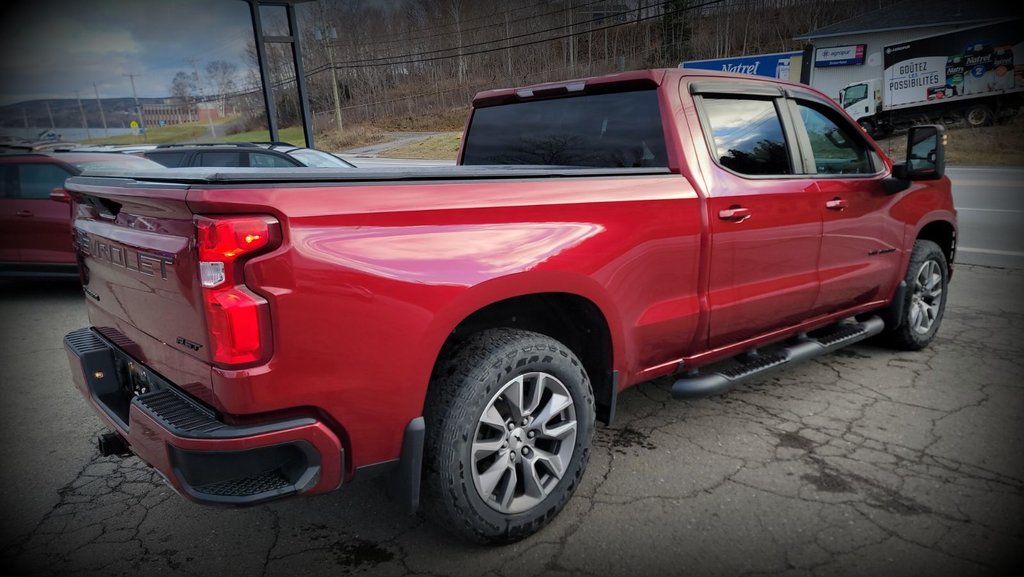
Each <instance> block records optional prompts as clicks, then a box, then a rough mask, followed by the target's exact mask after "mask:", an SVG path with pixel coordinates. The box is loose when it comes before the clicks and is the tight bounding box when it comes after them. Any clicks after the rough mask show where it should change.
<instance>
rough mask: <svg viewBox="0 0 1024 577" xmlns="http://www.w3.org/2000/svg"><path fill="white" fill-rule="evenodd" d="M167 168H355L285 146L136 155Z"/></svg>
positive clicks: (167, 147) (171, 149)
mask: <svg viewBox="0 0 1024 577" xmlns="http://www.w3.org/2000/svg"><path fill="white" fill-rule="evenodd" d="M139 154H140V155H141V156H144V157H146V158H148V159H150V160H153V161H155V162H158V163H160V164H162V165H164V166H166V167H168V168H180V167H185V166H217V167H253V168H296V167H302V166H315V167H328V168H355V167H354V166H352V165H351V164H349V163H347V162H345V161H344V160H342V159H340V158H338V157H337V156H334V155H333V154H330V153H327V152H324V151H322V150H316V149H313V148H303V147H298V146H292V145H290V144H286V143H279V142H274V143H262V144H256V143H252V142H235V143H225V144H186V145H181V144H163V145H160V146H157V147H156V148H154V149H153V150H146V151H143V152H141V153H139Z"/></svg>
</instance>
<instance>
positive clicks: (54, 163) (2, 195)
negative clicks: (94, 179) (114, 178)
mask: <svg viewBox="0 0 1024 577" xmlns="http://www.w3.org/2000/svg"><path fill="white" fill-rule="evenodd" d="M89 168H94V169H102V170H105V171H106V170H108V169H113V170H115V171H118V170H122V169H131V170H145V169H151V168H162V167H161V166H160V165H159V164H157V163H155V162H151V161H149V160H146V159H144V158H139V157H137V156H133V155H130V154H120V153H110V152H51V153H44V152H23V151H20V150H14V151H7V152H6V153H3V154H0V276H45V277H49V276H77V275H78V272H77V268H76V266H75V251H74V247H73V246H72V244H71V228H70V224H69V223H70V217H71V212H70V207H69V205H68V197H67V194H66V193H65V192H64V181H65V180H66V179H67V178H68V177H69V176H74V175H77V174H81V173H82V172H83V171H85V170H87V169H89ZM55 201H57V202H55Z"/></svg>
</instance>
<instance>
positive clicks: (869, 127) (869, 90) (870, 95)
mask: <svg viewBox="0 0 1024 577" xmlns="http://www.w3.org/2000/svg"><path fill="white" fill-rule="evenodd" d="M839 104H840V105H841V106H842V107H843V110H845V111H846V113H847V114H849V115H850V118H853V119H854V120H856V121H857V124H860V125H861V127H862V128H863V129H864V130H865V131H867V133H868V134H872V135H873V134H874V132H875V129H876V128H878V125H877V123H875V122H874V120H873V119H874V117H875V115H876V114H877V113H878V111H879V110H880V109H881V107H882V89H881V87H880V86H879V79H878V78H869V79H867V80H860V81H857V82H851V83H850V84H847V85H846V86H844V87H843V88H842V89H841V90H840V91H839Z"/></svg>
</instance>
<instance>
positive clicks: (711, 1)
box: [293, 0, 726, 80]
mask: <svg viewBox="0 0 1024 577" xmlns="http://www.w3.org/2000/svg"><path fill="white" fill-rule="evenodd" d="M725 1H726V0H708V1H706V2H702V3H700V4H694V5H691V6H687V7H685V8H678V9H676V10H670V11H665V12H662V13H660V14H655V15H653V16H650V15H648V16H643V17H639V18H635V19H630V20H628V21H626V22H619V23H615V24H609V25H607V26H598V27H596V28H595V27H591V28H588V29H587V30H584V31H581V32H571V33H568V34H562V35H559V36H550V37H548V38H542V39H539V40H531V41H528V42H520V43H517V44H511V45H507V46H498V47H495V48H486V49H482V50H475V51H473V52H465V53H462V54H449V55H445V56H431V57H428V58H417V57H418V56H424V55H426V54H429V53H430V52H423V53H419V54H409V55H403V56H395V57H390V58H407V59H404V60H392V61H390V62H376V61H375V60H379V59H368V60H355V61H351V62H348V63H346V62H337V63H335V65H336V66H337V67H339V68H375V67H380V66H394V65H396V64H417V63H420V62H432V61H435V60H446V59H449V58H458V57H465V56H473V55H477V54H487V53H490V52H497V51H499V50H511V49H512V48H521V47H524V46H534V45H537V44H543V43H545V42H552V41H554V40H562V39H565V38H570V37H576V36H582V35H584V34H591V33H593V32H601V31H602V30H610V29H612V28H618V27H620V26H627V25H629V24H636V23H639V22H645V21H647V20H653V19H655V18H662V17H664V16H668V15H670V14H681V13H683V12H689V11H692V10H697V9H700V8H706V7H708V6H713V5H715V4H721V3H722V2H725ZM663 4H664V2H663ZM633 11H634V10H629V11H628V12H633ZM628 12H623V13H622V14H625V13H628ZM598 20H600V19H598ZM589 22H593V21H589ZM586 23H587V22H584V24H586ZM562 28H565V26H559V27H558V28H554V29H552V30H560V29H562ZM549 31H550V30H549ZM538 33H539V32H537V33H531V34H526V35H523V36H531V35H534V34H538ZM506 40H507V39H505V38H499V39H497V40H492V41H490V42H485V43H481V44H494V43H496V42H504V41H506ZM450 50H457V48H452V49H450ZM328 69H329V67H328V66H325V65H321V66H319V67H317V68H315V69H313V70H310V71H308V72H307V74H306V75H307V76H311V75H313V74H319V73H321V72H323V71H325V70H328ZM293 80H294V78H293Z"/></svg>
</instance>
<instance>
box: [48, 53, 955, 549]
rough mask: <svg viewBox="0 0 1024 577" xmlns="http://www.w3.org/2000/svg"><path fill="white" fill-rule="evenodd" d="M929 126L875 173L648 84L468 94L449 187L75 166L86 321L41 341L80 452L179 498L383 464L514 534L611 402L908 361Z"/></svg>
mask: <svg viewBox="0 0 1024 577" xmlns="http://www.w3.org/2000/svg"><path fill="white" fill-rule="evenodd" d="M943 138H944V136H943V134H942V131H941V129H940V128H938V127H917V128H915V129H913V130H911V132H910V133H909V134H908V141H909V142H908V150H909V152H908V159H907V162H905V163H898V164H893V162H892V161H891V160H889V159H888V158H887V157H886V155H885V154H884V153H883V152H882V151H881V150H880V149H879V148H878V146H877V145H876V144H875V143H874V142H873V141H872V140H871V139H870V138H869V137H867V136H866V135H865V133H864V132H863V131H862V130H861V129H860V128H859V127H858V126H857V125H856V123H854V122H852V121H851V120H850V119H849V117H847V116H846V115H845V114H844V113H843V112H842V111H841V110H840V109H839V108H838V107H837V106H836V105H835V103H833V102H832V101H831V100H829V99H828V98H827V97H825V96H823V95H822V94H821V93H819V92H816V91H814V90H812V89H810V88H808V87H806V86H802V85H797V84H789V83H784V82H777V81H774V80H768V79H756V78H751V77H747V76H742V77H741V76H733V75H723V74H715V73H710V72H705V71H684V70H650V71H639V72H628V73H623V74H615V75H611V76H603V77H599V78H592V79H586V80H579V81H572V82H566V83H558V84H545V85H538V86H531V87H526V88H519V89H506V90H494V91H488V92H484V93H481V94H479V95H478V96H477V97H476V99H475V101H474V107H473V112H472V115H471V117H470V119H469V122H468V124H467V128H466V133H465V139H464V143H463V148H462V150H461V152H460V164H461V165H463V166H458V167H451V168H443V167H442V168H439V169H437V170H430V169H416V170H397V171H366V170H339V171H335V170H330V169H323V170H319V169H296V170H288V169H284V170H281V169H279V170H276V171H273V172H270V171H260V170H259V169H177V170H172V169H167V170H158V171H146V172H136V173H131V174H113V173H111V174H110V175H108V176H80V177H75V178H71V179H70V180H69V181H68V184H67V188H68V190H69V191H70V194H71V196H72V198H73V201H74V215H75V216H74V225H73V234H74V241H75V245H76V247H77V251H78V254H79V262H80V264H81V266H80V269H81V275H82V284H83V287H84V291H85V295H86V302H87V304H88V312H89V319H90V322H91V324H92V326H91V327H86V328H83V329H80V330H77V331H74V332H72V333H71V334H69V335H68V336H67V337H66V338H65V348H66V350H67V353H68V358H69V360H70V363H71V367H72V374H73V379H74V382H75V384H76V385H77V387H78V388H79V389H80V390H81V392H82V394H83V395H84V396H85V398H86V399H88V400H89V402H90V403H91V404H92V405H93V406H94V408H95V409H96V410H97V412H98V414H99V416H100V417H101V418H102V419H103V420H104V421H105V423H106V424H107V426H108V427H109V428H110V429H111V431H112V432H110V433H107V434H105V435H103V436H102V437H101V439H100V448H101V451H102V452H103V453H104V454H124V453H127V452H129V451H130V452H132V453H134V454H136V455H138V456H139V457H140V458H141V459H143V460H144V461H146V462H147V463H149V464H151V465H152V466H153V467H155V468H156V470H158V471H159V472H160V473H161V474H162V475H163V476H164V477H166V479H167V481H168V482H169V483H170V484H171V485H172V486H173V487H174V488H175V489H176V490H178V491H179V492H181V493H182V494H184V495H186V496H187V497H189V498H191V499H194V500H196V501H199V502H202V503H210V504H235V505H243V504H252V503H260V502H265V501H268V500H271V499H276V498H280V497H285V496H291V495H299V494H315V493H323V492H326V491H333V490H335V489H338V488H339V487H341V486H342V485H343V484H345V483H349V482H351V481H353V480H356V479H360V478H369V477H372V476H378V475H379V476H380V477H379V478H380V480H382V481H386V482H387V483H388V485H389V487H390V489H391V491H392V493H393V495H394V497H395V498H397V499H399V500H400V501H401V502H402V503H404V504H406V505H407V506H409V507H410V508H413V509H415V508H416V507H417V506H418V504H419V501H420V496H421V494H422V497H423V499H422V500H423V505H424V507H425V508H426V510H427V514H428V516H429V517H430V518H432V519H433V520H435V521H438V522H439V523H440V524H441V525H443V526H445V527H447V528H450V529H452V530H454V531H456V532H458V533H461V534H463V535H465V536H467V537H470V538H472V539H475V540H478V541H483V542H507V541H512V540H516V539H520V538H522V537H524V536H526V535H529V534H531V533H532V532H534V531H536V530H538V529H539V528H540V527H542V526H543V525H544V524H545V523H547V522H548V521H550V520H551V518H552V517H554V516H555V515H556V514H557V513H558V512H559V510H561V508H562V507H563V506H564V505H565V503H566V501H567V500H568V499H569V497H570V496H571V494H572V493H573V491H574V489H575V488H576V487H577V485H578V483H579V481H580V478H581V477H582V475H583V472H584V469H585V468H586V465H587V460H588V455H589V451H590V448H591V442H592V438H593V433H594V427H595V423H596V422H597V421H602V422H605V423H610V422H611V421H612V419H613V418H614V414H615V405H616V399H617V395H618V394H619V393H620V392H621V391H622V390H624V389H626V388H628V387H631V386H633V385H636V384H637V383H640V382H643V381H647V380H650V379H653V378H656V377H664V376H667V375H675V376H676V379H677V380H676V381H675V384H674V386H673V389H672V390H673V392H674V393H675V394H676V395H677V396H680V397H692V396H701V395H708V394H712V393H717V392H720V391H723V390H725V389H726V388H727V387H729V386H731V385H733V384H735V383H737V382H740V381H743V380H744V379H749V378H754V377H758V376H760V375H763V374H764V373H765V371H768V370H772V369H777V368H779V367H784V366H786V365H788V364H790V363H792V362H794V361H797V360H800V359H804V358H807V357H811V356H814V355H818V354H822V353H825V352H828V351H831V350H834V349H836V348H838V347H841V346H844V345H847V344H850V343H853V342H856V341H858V340H861V339H864V338H867V337H871V336H875V335H878V336H879V338H884V339H886V340H887V341H888V342H890V343H892V344H893V345H895V346H898V347H902V348H905V349H919V348H921V347H924V346H926V345H927V344H928V343H929V342H930V341H931V340H932V339H933V337H934V335H935V332H936V330H937V329H938V327H939V323H940V322H941V319H942V314H943V308H944V305H945V299H946V283H947V281H948V279H949V275H950V273H951V263H952V262H953V257H954V251H955V246H956V212H955V210H954V208H953V204H952V200H951V196H950V183H949V180H948V179H947V178H946V177H944V176H943V166H944V160H943ZM421 479H422V483H421Z"/></svg>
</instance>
